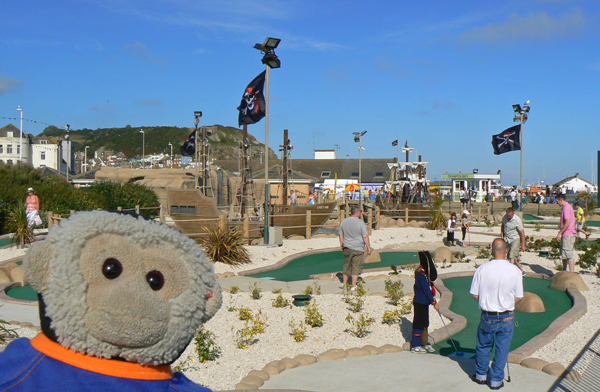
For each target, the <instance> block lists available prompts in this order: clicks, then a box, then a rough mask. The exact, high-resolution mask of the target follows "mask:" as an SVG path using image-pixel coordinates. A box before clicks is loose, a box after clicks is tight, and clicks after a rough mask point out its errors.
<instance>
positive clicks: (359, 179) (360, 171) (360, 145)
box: [352, 131, 367, 210]
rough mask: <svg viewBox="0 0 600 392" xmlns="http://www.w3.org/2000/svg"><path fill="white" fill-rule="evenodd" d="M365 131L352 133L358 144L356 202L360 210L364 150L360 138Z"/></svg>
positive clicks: (361, 207)
mask: <svg viewBox="0 0 600 392" xmlns="http://www.w3.org/2000/svg"><path fill="white" fill-rule="evenodd" d="M365 133H367V131H362V132H352V134H353V135H354V141H355V142H357V143H358V190H359V192H360V193H359V194H358V200H360V209H361V210H362V209H363V206H362V204H363V190H362V150H364V148H363V146H362V137H363V136H364V134H365Z"/></svg>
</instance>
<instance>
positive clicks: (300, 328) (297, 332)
mask: <svg viewBox="0 0 600 392" xmlns="http://www.w3.org/2000/svg"><path fill="white" fill-rule="evenodd" d="M289 326H290V328H292V333H291V335H292V337H293V338H294V340H295V341H296V342H303V341H304V340H305V339H306V326H305V325H304V324H303V323H300V322H299V323H298V324H296V320H294V319H292V320H291V321H290V324H289Z"/></svg>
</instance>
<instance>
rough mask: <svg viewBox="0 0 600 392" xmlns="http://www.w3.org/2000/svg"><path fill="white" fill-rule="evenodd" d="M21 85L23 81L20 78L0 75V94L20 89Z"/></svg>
mask: <svg viewBox="0 0 600 392" xmlns="http://www.w3.org/2000/svg"><path fill="white" fill-rule="evenodd" d="M22 86H23V81H22V80H21V79H16V78H10V77H9V78H7V77H4V76H2V75H0V95H3V94H7V93H10V92H11V91H17V90H20V89H21V87H22Z"/></svg>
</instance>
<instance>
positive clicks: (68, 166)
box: [65, 124, 71, 182]
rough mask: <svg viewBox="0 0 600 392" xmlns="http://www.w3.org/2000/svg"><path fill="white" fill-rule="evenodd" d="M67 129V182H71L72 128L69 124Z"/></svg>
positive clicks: (66, 126)
mask: <svg viewBox="0 0 600 392" xmlns="http://www.w3.org/2000/svg"><path fill="white" fill-rule="evenodd" d="M65 129H66V130H67V134H66V135H65V142H67V182H69V169H70V167H71V149H70V148H69V130H70V129H71V126H70V125H69V124H67V125H65Z"/></svg>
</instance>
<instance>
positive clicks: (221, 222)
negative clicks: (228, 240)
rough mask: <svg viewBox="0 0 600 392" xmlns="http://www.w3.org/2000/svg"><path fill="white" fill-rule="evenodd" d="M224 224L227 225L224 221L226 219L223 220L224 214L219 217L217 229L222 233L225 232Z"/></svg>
mask: <svg viewBox="0 0 600 392" xmlns="http://www.w3.org/2000/svg"><path fill="white" fill-rule="evenodd" d="M226 224H227V220H226V218H225V214H223V215H221V216H219V228H220V229H221V230H222V231H225V228H226Z"/></svg>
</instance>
